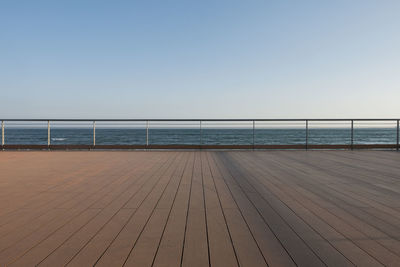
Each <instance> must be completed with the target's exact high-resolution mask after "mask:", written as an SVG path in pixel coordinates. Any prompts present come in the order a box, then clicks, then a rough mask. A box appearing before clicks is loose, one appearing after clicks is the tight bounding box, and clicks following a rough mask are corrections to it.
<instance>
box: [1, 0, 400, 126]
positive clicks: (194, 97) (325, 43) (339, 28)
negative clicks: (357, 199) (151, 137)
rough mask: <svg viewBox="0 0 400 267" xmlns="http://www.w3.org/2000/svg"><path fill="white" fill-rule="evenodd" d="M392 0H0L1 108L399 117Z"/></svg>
mask: <svg viewBox="0 0 400 267" xmlns="http://www.w3.org/2000/svg"><path fill="white" fill-rule="evenodd" d="M399 14H400V1H398V0H393V1H390V0H385V1H380V0H373V1H372V0H351V1H349V0H335V1H321V0H315V1H297V0H293V1H268V0H263V1H251V0H250V1H242V0H240V1H239V0H237V1H236V0H229V1H221V0H218V1H215V0H213V1H187V0H186V1H167V0H162V1H161V0H160V1H152V0H149V1H99V0H96V1H84V0H80V1H71V0H69V1H53V0H52V1H41V0H37V1H31V0H29V1H17V0H16V1H2V2H1V7H0V117H2V118H49V117H50V118H93V117H96V118H201V117H202V118H250V117H251V118H299V117H308V118H328V117H331V118H340V117H374V118H375V117H400V105H399V103H400V101H399V100H400V15H399Z"/></svg>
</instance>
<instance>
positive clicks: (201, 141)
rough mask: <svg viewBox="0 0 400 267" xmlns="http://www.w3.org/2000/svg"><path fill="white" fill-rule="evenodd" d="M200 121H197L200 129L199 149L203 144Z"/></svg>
mask: <svg viewBox="0 0 400 267" xmlns="http://www.w3.org/2000/svg"><path fill="white" fill-rule="evenodd" d="M201 124H202V121H199V127H200V148H201V145H202V144H203V129H202V127H201V126H202V125H201Z"/></svg>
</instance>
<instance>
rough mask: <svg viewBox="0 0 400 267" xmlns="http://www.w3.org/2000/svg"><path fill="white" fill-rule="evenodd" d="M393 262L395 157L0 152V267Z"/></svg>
mask: <svg viewBox="0 0 400 267" xmlns="http://www.w3.org/2000/svg"><path fill="white" fill-rule="evenodd" d="M5 265H6V266H34V265H39V266H64V265H68V266H92V265H96V266H123V265H125V266H140V267H141V266H180V265H182V266H190V267H192V266H210V265H212V266H223V267H225V266H252V267H253V266H267V265H269V266H296V265H298V266H325V265H328V266H349V265H358V266H382V265H386V266H399V265H400V153H399V152H388V151H386V152H385V151H353V152H352V151H264V152H263V151H218V152H212V151H203V152H200V151H162V152H161V151H159V152H157V151H152V152H144V151H143V152H128V151H125V152H115V151H106V152H103V151H96V152H61V151H60V152H39V151H36V152H0V266H5Z"/></svg>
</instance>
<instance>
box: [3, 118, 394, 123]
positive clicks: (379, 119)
mask: <svg viewBox="0 0 400 267" xmlns="http://www.w3.org/2000/svg"><path fill="white" fill-rule="evenodd" d="M399 119H400V118H398V119H396V118H376V119H374V118H359V119H351V118H350V119H344V118H338V119H332V118H327V119H0V121H43V122H45V121H52V122H54V121H140V122H146V121H157V122H162V121H182V122H185V121H203V122H204V121H248V122H252V121H352V120H353V121H397V120H399Z"/></svg>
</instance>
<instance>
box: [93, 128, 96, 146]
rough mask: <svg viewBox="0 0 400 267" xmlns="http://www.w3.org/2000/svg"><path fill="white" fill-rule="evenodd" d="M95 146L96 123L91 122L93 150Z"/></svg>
mask: <svg viewBox="0 0 400 267" xmlns="http://www.w3.org/2000/svg"><path fill="white" fill-rule="evenodd" d="M95 146H96V121H93V148H94V147H95Z"/></svg>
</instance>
